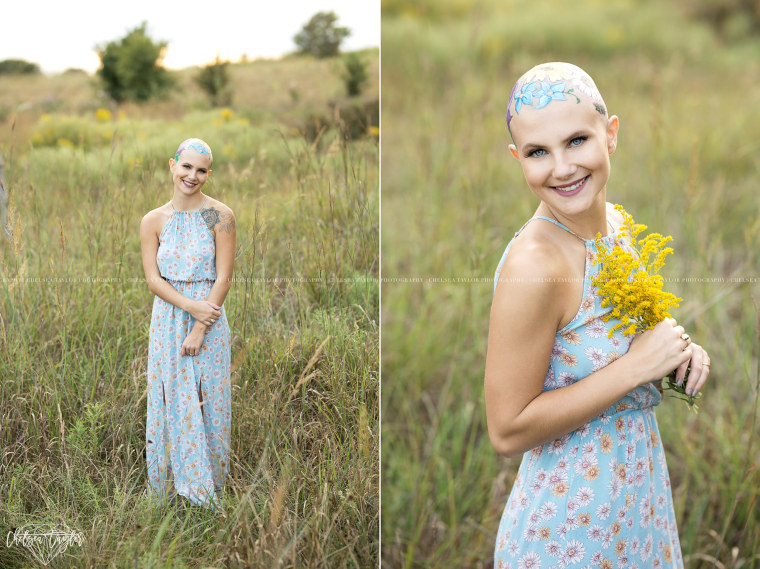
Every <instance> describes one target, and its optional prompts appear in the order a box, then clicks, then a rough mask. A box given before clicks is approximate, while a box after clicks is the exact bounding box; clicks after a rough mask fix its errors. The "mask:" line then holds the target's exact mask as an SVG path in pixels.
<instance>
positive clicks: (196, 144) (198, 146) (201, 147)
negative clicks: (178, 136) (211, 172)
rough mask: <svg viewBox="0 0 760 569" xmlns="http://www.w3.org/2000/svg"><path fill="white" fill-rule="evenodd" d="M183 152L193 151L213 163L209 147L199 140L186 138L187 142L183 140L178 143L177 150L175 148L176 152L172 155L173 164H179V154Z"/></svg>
mask: <svg viewBox="0 0 760 569" xmlns="http://www.w3.org/2000/svg"><path fill="white" fill-rule="evenodd" d="M185 150H195V151H196V152H197V153H198V154H205V155H206V156H208V159H209V161H210V162H213V161H214V157H213V155H212V154H211V147H210V146H209V145H208V144H206V143H205V142H204V141H203V140H201V139H200V138H188V139H187V140H183V141H182V142H181V143H180V145H179V148H177V152H176V153H175V154H174V161H175V162H179V157H180V154H182V153H183V152H184V151H185Z"/></svg>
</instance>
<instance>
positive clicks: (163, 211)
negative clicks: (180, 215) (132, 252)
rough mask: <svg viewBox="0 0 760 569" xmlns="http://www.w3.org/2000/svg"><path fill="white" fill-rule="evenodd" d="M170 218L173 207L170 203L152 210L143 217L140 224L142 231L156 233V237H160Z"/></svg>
mask: <svg viewBox="0 0 760 569" xmlns="http://www.w3.org/2000/svg"><path fill="white" fill-rule="evenodd" d="M170 216H171V206H170V205H169V204H168V203H166V204H164V205H162V206H161V207H157V208H156V209H152V210H150V211H149V212H148V213H146V214H145V215H144V216H143V218H142V221H141V222H140V231H141V232H150V233H155V235H156V237H158V235H159V234H160V233H161V229H162V228H163V226H164V224H165V223H166V221H167V220H168V219H169V217H170Z"/></svg>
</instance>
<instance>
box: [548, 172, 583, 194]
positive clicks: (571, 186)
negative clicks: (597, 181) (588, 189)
mask: <svg viewBox="0 0 760 569" xmlns="http://www.w3.org/2000/svg"><path fill="white" fill-rule="evenodd" d="M589 177H590V174H589V175H588V176H586V177H585V178H582V179H580V180H578V181H577V182H573V183H572V184H567V185H566V186H552V189H553V190H557V191H558V192H568V193H569V192H574V191H575V190H577V189H578V188H580V187H581V186H582V185H583V184H585V183H586V180H588V179H589Z"/></svg>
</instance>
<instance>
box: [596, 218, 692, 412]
mask: <svg viewBox="0 0 760 569" xmlns="http://www.w3.org/2000/svg"><path fill="white" fill-rule="evenodd" d="M615 209H616V210H618V211H619V212H620V214H621V215H622V216H623V226H622V228H621V231H620V233H619V236H618V238H617V239H616V240H615V244H614V245H613V246H612V247H611V248H609V249H608V248H607V247H606V246H605V244H604V243H603V242H602V236H601V234H598V233H597V236H596V246H597V251H598V255H597V256H596V258H595V259H594V261H593V262H594V265H597V264H601V267H600V270H599V274H598V275H597V276H596V277H593V278H592V281H591V283H592V284H593V286H594V287H595V288H596V292H597V294H599V295H600V296H601V297H602V301H601V305H602V307H603V308H604V307H607V306H611V307H612V311H610V312H609V313H607V314H605V315H604V316H603V317H602V319H603V320H604V321H605V322H609V321H610V320H612V319H613V318H615V319H618V320H619V322H618V323H617V324H615V325H614V326H613V327H612V329H611V330H610V333H609V337H610V338H612V336H613V334H614V333H615V332H616V331H617V330H622V332H623V334H626V335H629V336H632V335H634V334H636V333H637V332H642V331H644V330H649V329H650V328H654V326H655V325H656V324H657V323H658V322H661V321H662V320H664V319H665V318H669V317H670V313H669V312H668V309H670V308H676V307H677V306H678V305H679V303H680V302H681V300H682V299H680V298H678V297H677V296H675V295H674V294H671V293H669V292H665V291H664V290H662V285H663V283H664V281H663V278H662V276H660V275H659V274H658V272H659V271H660V269H662V267H663V266H665V257H667V256H668V255H670V254H671V253H672V252H673V249H671V248H670V247H665V245H666V244H667V243H668V242H670V241H672V240H673V238H672V237H671V236H670V235H668V236H666V237H663V236H662V235H661V234H659V233H650V234H649V235H647V236H646V237H644V238H643V239H638V236H639V233H641V232H642V231H644V230H645V229H646V228H647V226H646V225H641V224H639V223H636V222H634V221H633V217H631V215H630V214H628V212H626V211H625V209H623V206H621V205H616V206H615ZM686 377H688V370H687V372H686ZM665 379H666V380H667V388H666V389H669V390H672V391H675V392H676V393H679V394H680V395H682V396H683V397H678V396H675V397H678V398H679V399H683V400H684V401H686V403H687V404H688V406H689V409H690V410H692V411H694V412H695V413H696V412H697V410H698V407H697V405H696V400H697V399H698V398H699V397H700V395H696V396H691V395H687V394H686V390H685V384H686V378H684V382H683V384H682V385H677V384H676V383H675V381H674V379H675V371H674V372H672V373H671V374H670V375H668V377H667V378H665Z"/></svg>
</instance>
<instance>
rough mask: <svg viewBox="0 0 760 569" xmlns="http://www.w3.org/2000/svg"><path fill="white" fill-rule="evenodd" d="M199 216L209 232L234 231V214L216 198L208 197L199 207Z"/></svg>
mask: <svg viewBox="0 0 760 569" xmlns="http://www.w3.org/2000/svg"><path fill="white" fill-rule="evenodd" d="M201 216H202V217H203V220H204V221H205V222H206V226H207V227H208V228H209V230H210V231H211V232H213V233H214V234H216V233H217V232H219V233H233V232H234V231H235V214H234V212H233V211H232V209H230V208H229V207H228V206H226V205H225V204H223V203H222V202H220V201H219V200H217V199H214V198H212V197H210V196H209V197H208V199H207V200H206V204H205V205H204V206H203V209H201Z"/></svg>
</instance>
